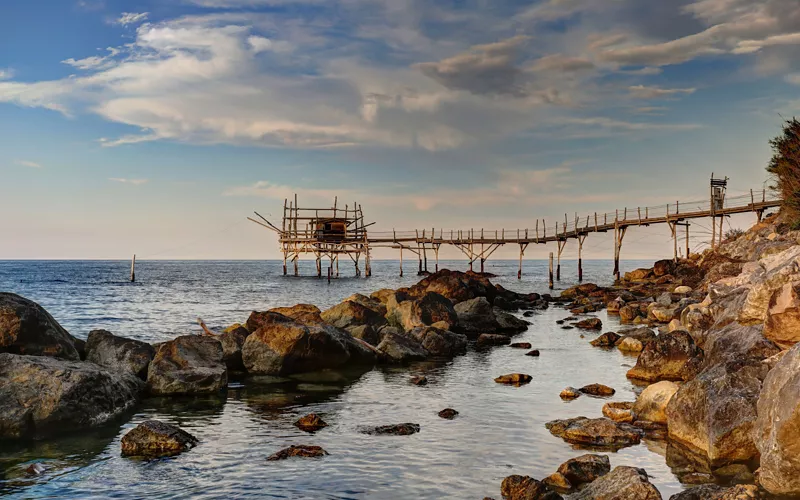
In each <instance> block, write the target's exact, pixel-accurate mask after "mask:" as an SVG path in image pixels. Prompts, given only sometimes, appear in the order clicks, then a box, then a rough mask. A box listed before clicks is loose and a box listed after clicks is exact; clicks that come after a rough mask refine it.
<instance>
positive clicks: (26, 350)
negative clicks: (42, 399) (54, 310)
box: [0, 292, 80, 361]
mask: <svg viewBox="0 0 800 500" xmlns="http://www.w3.org/2000/svg"><path fill="white" fill-rule="evenodd" d="M76 342H77V339H76V338H75V337H73V336H72V335H70V334H69V333H68V332H67V331H66V330H65V329H64V328H62V327H61V325H59V324H58V322H57V321H56V320H55V319H53V317H52V316H50V314H49V313H48V312H47V311H45V310H44V308H43V307H42V306H40V305H39V304H37V303H36V302H33V301H32V300H28V299H26V298H24V297H21V296H19V295H17V294H14V293H7V292H0V352H9V353H12V354H22V355H30V356H51V357H54V358H61V359H68V360H72V361H78V360H79V359H80V354H79V352H78V349H77V348H76Z"/></svg>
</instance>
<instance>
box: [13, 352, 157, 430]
mask: <svg viewBox="0 0 800 500" xmlns="http://www.w3.org/2000/svg"><path fill="white" fill-rule="evenodd" d="M142 387H143V383H142V381H141V380H140V379H138V378H137V377H136V376H134V375H133V374H131V373H127V372H109V371H107V370H106V369H104V368H102V367H100V366H98V365H96V364H94V363H86V362H80V361H68V360H61V359H55V358H50V357H45V356H20V355H16V354H8V353H2V354H0V438H27V437H34V436H41V435H44V434H52V433H57V432H66V431H74V430H79V429H84V428H89V427H95V426H99V425H102V424H105V423H107V422H109V421H111V420H113V419H115V418H117V417H119V416H121V415H123V414H124V413H125V412H127V411H128V410H131V409H132V408H133V406H134V405H135V404H136V401H137V399H138V397H139V393H140V392H141V389H142Z"/></svg>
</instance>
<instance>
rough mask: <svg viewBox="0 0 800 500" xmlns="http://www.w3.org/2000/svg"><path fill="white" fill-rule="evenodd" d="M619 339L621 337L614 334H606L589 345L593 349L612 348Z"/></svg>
mask: <svg viewBox="0 0 800 500" xmlns="http://www.w3.org/2000/svg"><path fill="white" fill-rule="evenodd" d="M620 338H622V337H620V336H619V335H617V334H616V333H614V332H606V333H604V334H602V335H600V336H599V337H597V338H596V339H594V340H592V341H591V342H589V343H590V344H592V345H593V346H595V347H614V345H615V344H616V343H617V341H618V340H619V339H620Z"/></svg>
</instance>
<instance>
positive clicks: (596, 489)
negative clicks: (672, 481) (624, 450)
mask: <svg viewBox="0 0 800 500" xmlns="http://www.w3.org/2000/svg"><path fill="white" fill-rule="evenodd" d="M590 499H591V500H661V494H660V493H659V492H658V490H657V489H656V487H655V486H653V485H652V484H650V481H649V480H648V479H647V473H646V472H645V471H644V469H638V468H636V467H626V466H618V467H616V468H614V470H613V471H611V472H609V473H608V474H606V475H604V476H602V477H600V478H599V479H597V480H596V481H594V482H592V483H591V484H589V486H587V487H586V488H584V489H583V490H581V491H579V492H578V493H577V494H575V495H574V496H573V497H572V500H590Z"/></svg>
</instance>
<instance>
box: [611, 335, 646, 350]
mask: <svg viewBox="0 0 800 500" xmlns="http://www.w3.org/2000/svg"><path fill="white" fill-rule="evenodd" d="M617 349H619V350H620V351H625V352H641V351H642V350H643V349H644V345H642V342H641V341H640V340H638V339H635V338H633V337H623V338H622V339H621V340H620V341H619V342H618V343H617Z"/></svg>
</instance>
